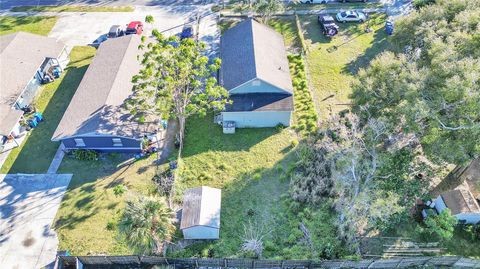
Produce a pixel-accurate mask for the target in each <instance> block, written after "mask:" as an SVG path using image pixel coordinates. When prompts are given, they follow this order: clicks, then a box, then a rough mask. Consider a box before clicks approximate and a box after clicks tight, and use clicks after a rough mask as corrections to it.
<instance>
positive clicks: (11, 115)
mask: <svg viewBox="0 0 480 269" xmlns="http://www.w3.org/2000/svg"><path fill="white" fill-rule="evenodd" d="M22 116H23V111H21V110H16V109H12V107H11V106H10V105H5V104H0V135H3V136H8V135H10V132H11V131H12V129H13V127H15V125H16V124H17V122H18V121H19V120H20V118H21V117H22Z"/></svg>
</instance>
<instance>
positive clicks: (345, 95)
mask: <svg viewBox="0 0 480 269" xmlns="http://www.w3.org/2000/svg"><path fill="white" fill-rule="evenodd" d="M300 21H301V23H302V27H303V30H304V36H305V41H306V45H307V47H308V53H307V62H308V67H309V74H310V76H309V79H310V87H311V90H312V92H313V97H314V101H315V105H316V108H317V111H318V112H319V114H320V115H319V116H320V119H325V118H326V117H327V116H328V114H329V112H330V111H333V112H338V111H341V110H344V109H347V108H349V106H348V105H346V104H349V103H350V98H349V95H350V94H351V87H350V86H351V83H352V82H353V80H354V79H355V74H356V73H357V72H358V70H359V69H360V68H363V67H366V66H367V65H368V63H369V62H370V60H371V59H373V58H374V57H375V56H376V55H378V54H379V53H380V52H382V51H384V50H385V49H387V48H388V46H389V44H388V38H387V35H386V34H385V31H384V29H383V26H384V23H385V17H384V16H378V15H377V16H372V17H371V18H370V20H369V21H368V22H366V23H362V24H360V23H346V24H339V26H340V32H339V34H338V35H337V36H335V37H333V38H328V37H325V36H324V35H323V34H322V33H321V31H320V27H319V25H318V22H317V17H316V16H300ZM367 25H369V27H371V28H372V29H373V31H372V32H369V33H366V32H365V28H366V26H367Z"/></svg>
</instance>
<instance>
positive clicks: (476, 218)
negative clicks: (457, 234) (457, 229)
mask: <svg viewBox="0 0 480 269" xmlns="http://www.w3.org/2000/svg"><path fill="white" fill-rule="evenodd" d="M455 217H456V218H457V219H458V220H459V221H464V222H465V223H466V224H477V223H480V213H460V214H457V215H455Z"/></svg>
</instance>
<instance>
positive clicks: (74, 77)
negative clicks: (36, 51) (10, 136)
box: [0, 47, 95, 173]
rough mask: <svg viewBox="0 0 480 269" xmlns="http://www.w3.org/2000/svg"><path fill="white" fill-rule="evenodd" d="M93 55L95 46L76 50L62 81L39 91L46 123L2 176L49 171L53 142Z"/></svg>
mask: <svg viewBox="0 0 480 269" xmlns="http://www.w3.org/2000/svg"><path fill="white" fill-rule="evenodd" d="M94 54H95V49H94V48H92V47H74V48H73V50H72V52H71V54H70V63H69V65H68V67H67V68H66V70H65V72H64V73H63V74H62V76H61V77H60V79H57V80H55V81H54V82H52V83H50V84H47V85H45V86H43V87H42V88H41V89H40V93H39V94H38V95H37V97H36V100H35V101H34V102H35V106H36V107H37V110H38V111H41V112H42V113H43V115H44V117H45V121H43V122H42V123H40V124H39V126H38V127H37V128H35V129H33V130H32V131H31V132H30V133H29V134H28V137H27V138H26V139H25V141H24V142H23V143H22V144H21V145H20V147H17V148H15V149H13V150H12V152H10V154H9V156H8V158H7V159H6V161H5V163H4V165H3V166H2V168H1V170H0V172H1V173H46V172H47V170H48V167H49V165H50V162H51V161H52V159H53V156H54V155H55V152H56V150H57V148H58V145H59V144H58V143H55V142H52V141H50V139H51V137H52V135H53V132H54V131H55V129H56V128H57V125H58V123H59V122H60V119H61V118H62V116H63V112H64V111H65V109H66V108H67V106H68V104H69V103H70V99H71V98H72V96H73V94H74V93H75V91H76V89H77V86H78V84H79V83H80V81H81V80H82V77H83V74H84V73H85V71H86V70H87V66H88V64H89V63H90V61H91V60H92V57H93V55H94Z"/></svg>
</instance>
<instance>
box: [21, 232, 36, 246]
mask: <svg viewBox="0 0 480 269" xmlns="http://www.w3.org/2000/svg"><path fill="white" fill-rule="evenodd" d="M33 244H35V238H33V237H32V232H31V231H30V232H28V234H27V236H26V237H25V239H23V241H22V245H23V246H24V247H30V246H31V245H33Z"/></svg>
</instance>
